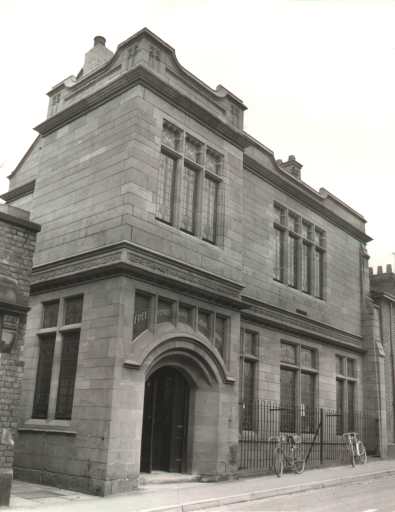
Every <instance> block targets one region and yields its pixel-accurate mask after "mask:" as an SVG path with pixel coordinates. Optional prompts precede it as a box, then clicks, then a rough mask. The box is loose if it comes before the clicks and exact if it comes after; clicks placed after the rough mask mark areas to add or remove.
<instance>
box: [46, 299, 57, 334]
mask: <svg viewBox="0 0 395 512" xmlns="http://www.w3.org/2000/svg"><path fill="white" fill-rule="evenodd" d="M58 313H59V301H58V302H51V303H50V304H44V317H43V329H47V328H48V327H56V326H57V324H58Z"/></svg>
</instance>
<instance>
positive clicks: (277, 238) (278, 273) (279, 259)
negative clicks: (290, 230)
mask: <svg viewBox="0 0 395 512" xmlns="http://www.w3.org/2000/svg"><path fill="white" fill-rule="evenodd" d="M283 236H284V232H283V231H282V230H281V229H278V228H274V269H273V270H274V279H276V281H280V282H281V283H282V282H283V280H284V277H283V276H284V274H283V267H284V263H283V261H284V238H283Z"/></svg>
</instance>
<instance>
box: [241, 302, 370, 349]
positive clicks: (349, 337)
mask: <svg viewBox="0 0 395 512" xmlns="http://www.w3.org/2000/svg"><path fill="white" fill-rule="evenodd" d="M242 300H243V302H244V303H245V304H246V306H248V308H249V309H248V310H246V311H242V313H241V315H242V320H245V321H251V322H254V323H255V324H259V325H263V326H265V327H268V328H269V329H274V330H276V331H280V332H283V333H284V334H290V335H293V336H298V337H302V338H303V339H305V340H312V341H316V342H318V343H322V344H325V345H331V346H335V347H338V348H341V349H343V350H350V351H352V352H357V353H360V354H363V353H365V352H366V351H365V350H364V349H363V348H362V336H357V335H355V334H352V333H349V332H346V331H343V330H341V329H337V328H336V327H332V326H330V325H327V324H324V323H322V322H317V321H316V320H311V319H307V318H305V317H303V318H302V317H301V316H300V315H298V314H296V313H293V312H291V311H287V310H284V309H281V308H277V307H275V306H271V305H269V304H265V303H264V302H260V301H256V300H254V299H251V298H250V297H242Z"/></svg>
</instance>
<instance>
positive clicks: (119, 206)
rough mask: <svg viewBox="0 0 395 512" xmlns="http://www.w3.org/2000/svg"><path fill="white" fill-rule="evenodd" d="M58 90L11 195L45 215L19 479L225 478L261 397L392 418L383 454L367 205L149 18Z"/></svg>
mask: <svg viewBox="0 0 395 512" xmlns="http://www.w3.org/2000/svg"><path fill="white" fill-rule="evenodd" d="M48 95H49V109H48V117H47V119H46V120H45V121H44V122H42V123H41V124H40V125H38V126H37V127H36V128H35V129H36V130H37V132H38V133H39V135H38V137H37V139H36V141H35V142H34V144H33V145H32V147H31V148H30V149H29V151H28V152H27V154H26V155H25V157H24V158H23V160H22V161H21V163H20V164H19V165H18V167H17V168H16V169H15V171H14V172H13V173H12V174H11V175H10V191H9V192H8V193H7V194H5V196H3V198H5V199H6V200H7V202H8V203H9V204H22V203H23V207H24V208H26V209H29V211H30V212H31V218H32V219H33V220H34V221H35V222H38V223H40V224H41V226H42V231H41V233H40V235H39V236H38V239H37V248H36V253H35V259H34V269H33V284H32V288H31V299H30V307H31V311H30V313H29V316H28V327H27V336H26V347H27V348H26V366H25V373H24V381H23V395H22V402H21V409H20V417H19V428H18V439H17V451H16V458H15V473H16V474H17V476H18V477H19V478H22V479H29V480H33V481H40V482H43V483H52V484H54V485H60V486H63V487H67V488H70V489H76V490H82V491H84V492H90V493H97V494H101V495H106V494H111V493H117V492H122V491H127V490H129V489H132V488H134V487H136V486H137V485H138V478H139V475H140V471H142V472H150V471H153V470H161V471H173V472H184V473H188V474H195V475H200V477H201V478H211V479H218V478H231V477H234V476H235V475H237V473H238V471H239V466H238V459H239V449H240V440H239V438H240V439H243V430H246V429H247V423H248V421H249V417H248V416H249V412H248V408H247V409H246V411H245V412H244V413H243V414H244V416H243V418H241V417H240V415H239V403H240V402H244V403H245V404H249V403H252V402H253V400H255V399H257V400H266V401H275V402H280V401H281V402H286V403H290V404H292V405H294V406H297V407H299V409H298V410H301V411H302V410H303V411H304V410H305V408H318V407H321V408H324V407H325V408H331V409H339V410H342V411H367V412H371V413H374V414H380V418H381V419H383V418H384V421H382V422H381V423H380V425H382V431H381V434H382V437H381V440H382V446H381V454H382V455H383V456H384V455H385V449H384V447H385V443H386V432H385V428H384V427H385V426H386V423H385V405H384V402H383V400H382V397H381V395H380V393H378V389H379V388H380V386H382V385H383V382H384V380H383V379H384V377H383V375H384V373H383V371H384V363H383V358H382V357H381V356H380V355H379V354H377V349H376V345H375V337H374V329H375V325H376V324H375V319H374V305H373V304H372V302H371V300H370V299H369V275H368V266H367V261H368V255H367V252H366V244H367V242H369V240H370V238H369V237H368V236H367V235H366V233H365V220H364V218H363V217H362V216H361V215H360V214H358V213H357V212H355V211H354V210H352V209H351V208H350V207H348V206H347V205H345V204H344V203H343V202H341V201H340V200H339V199H337V198H336V197H334V196H333V195H332V194H330V193H329V192H327V191H326V190H324V189H321V190H320V191H319V192H316V191H314V190H313V189H311V188H310V187H309V186H308V185H306V184H305V183H304V182H303V181H302V179H301V168H302V165H301V164H300V163H299V162H298V161H297V160H296V159H295V157H293V156H291V157H289V159H288V161H286V162H282V161H280V160H276V159H275V158H274V155H273V152H272V151H270V150H269V149H268V148H266V147H265V146H264V145H263V144H261V143H259V142H258V141H256V140H255V139H254V138H252V137H251V136H250V135H248V134H247V133H245V132H244V130H243V119H244V113H245V110H246V107H245V105H244V104H243V102H242V101H241V100H240V99H239V98H237V97H236V96H235V95H234V94H232V93H231V92H229V91H228V90H226V89H225V88H224V87H222V86H219V87H217V89H216V90H212V89H210V88H209V87H207V86H206V85H205V84H204V83H202V82H201V81H200V80H199V79H197V78H196V77H195V76H193V75H192V74H191V73H189V72H188V71H187V70H185V69H184V68H183V67H182V66H181V65H180V64H179V62H178V61H177V59H176V56H175V52H174V50H173V49H172V48H171V47H170V46H168V45H167V44H166V43H165V42H163V41H162V40H160V39H159V38H158V37H157V36H155V35H154V34H152V33H151V32H150V31H149V30H147V29H143V30H142V31H140V32H138V33H137V34H135V35H134V36H132V37H131V38H130V39H128V40H126V41H125V42H123V43H122V44H120V45H119V46H118V48H117V50H116V52H115V53H114V54H112V53H111V52H110V51H109V50H107V49H106V48H105V40H104V38H102V37H97V38H95V45H94V47H93V49H92V50H90V51H89V52H88V53H87V54H86V56H85V63H84V66H83V68H82V70H81V71H80V73H79V74H78V76H77V77H76V78H75V77H73V76H72V77H70V78H68V79H66V80H64V81H63V82H61V83H60V84H58V85H56V86H55V87H54V88H53V89H52V90H51V91H50V92H49V93H48ZM362 373H363V374H364V376H365V377H367V378H366V379H365V380H364V381H363V380H362ZM382 415H384V416H382ZM281 421H282V419H281V418H280V419H279V420H278V422H279V424H278V427H279V428H281V425H280V423H281ZM302 423H303V425H301V424H300V421H299V423H298V425H299V426H298V425H296V423H295V424H294V427H295V429H299V430H304V432H305V434H306V436H313V427H314V425H312V424H309V422H306V421H305V420H303V421H302ZM284 429H285V427H284ZM338 434H339V435H340V433H338ZM340 438H341V436H340Z"/></svg>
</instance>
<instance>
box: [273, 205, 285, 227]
mask: <svg viewBox="0 0 395 512" xmlns="http://www.w3.org/2000/svg"><path fill="white" fill-rule="evenodd" d="M274 220H275V222H278V224H281V225H284V208H282V207H281V206H279V205H277V204H275V205H274Z"/></svg>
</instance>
